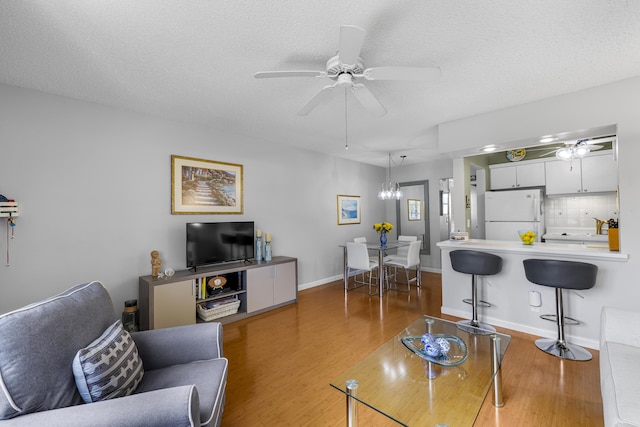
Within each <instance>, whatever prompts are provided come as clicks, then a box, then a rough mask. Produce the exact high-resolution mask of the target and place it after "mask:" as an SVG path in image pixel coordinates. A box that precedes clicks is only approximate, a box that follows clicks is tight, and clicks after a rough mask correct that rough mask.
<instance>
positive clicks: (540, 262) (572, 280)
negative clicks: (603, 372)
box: [523, 259, 598, 361]
mask: <svg viewBox="0 0 640 427" xmlns="http://www.w3.org/2000/svg"><path fill="white" fill-rule="evenodd" d="M523 263H524V272H525V274H526V276H527V280H529V281H530V282H532V283H535V284H537V285H542V286H549V287H552V288H556V316H555V317H557V322H556V324H557V326H558V338H557V339H547V338H541V339H539V340H537V341H536V347H538V348H539V349H540V350H542V351H544V352H545V353H549V354H552V355H554V356H557V357H560V358H562V359H568V360H580V361H587V360H591V353H589V352H588V351H587V350H585V349H584V348H582V347H580V346H578V345H575V344H569V343H568V342H567V341H566V340H565V338H564V325H565V321H566V319H567V318H566V317H565V316H564V305H563V302H562V290H563V289H591V288H593V286H594V285H595V284H596V275H597V273H598V267H597V266H596V265H593V264H587V263H584V262H575V261H557V260H549V259H525V260H524V261H523ZM540 317H542V316H540ZM543 318H544V317H543ZM547 320H549V319H547ZM570 320H572V321H573V323H577V324H579V323H580V322H579V321H576V320H575V319H570Z"/></svg>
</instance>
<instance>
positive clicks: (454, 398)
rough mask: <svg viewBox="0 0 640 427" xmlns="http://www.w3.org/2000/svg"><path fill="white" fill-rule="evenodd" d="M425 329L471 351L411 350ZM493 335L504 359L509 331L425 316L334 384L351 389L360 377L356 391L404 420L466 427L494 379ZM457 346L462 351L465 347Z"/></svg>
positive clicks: (358, 396)
mask: <svg viewBox="0 0 640 427" xmlns="http://www.w3.org/2000/svg"><path fill="white" fill-rule="evenodd" d="M428 328H429V329H428ZM427 332H429V333H430V334H432V335H433V336H439V337H442V336H445V337H448V339H449V341H450V342H452V343H458V342H462V343H463V344H462V345H464V346H466V349H464V350H466V351H468V354H467V355H466V359H465V360H463V361H462V362H460V363H458V362H459V360H457V361H456V363H452V364H448V363H433V362H431V361H429V357H425V355H424V354H418V353H420V352H417V351H413V350H410V348H409V346H408V345H407V344H406V343H408V342H411V341H412V340H416V339H417V338H419V337H421V336H422V335H423V334H425V333H427ZM492 337H493V338H492ZM403 338H404V343H403ZM492 339H495V341H494V342H497V345H496V348H497V349H498V354H499V356H500V357H499V359H500V360H502V356H503V355H504V352H505V351H506V349H507V347H508V345H509V342H510V340H511V337H510V336H509V335H505V334H500V333H497V332H492V333H491V334H486V335H482V334H471V333H469V332H465V331H464V330H462V329H459V328H458V327H457V325H456V324H455V323H454V322H450V321H448V320H443V319H439V318H436V317H430V316H423V317H421V318H419V319H418V320H416V321H415V322H414V323H412V324H411V325H409V326H407V327H406V328H405V329H404V330H402V331H401V332H400V333H399V334H398V335H396V336H395V337H394V338H392V339H391V340H389V341H387V342H386V343H384V344H383V345H382V346H381V347H379V348H378V349H376V350H375V351H373V353H371V354H369V355H368V356H366V357H365V358H364V359H362V360H361V361H360V362H358V363H357V364H356V365H354V366H353V367H351V368H349V369H348V370H347V371H345V372H344V373H343V374H341V375H340V376H339V377H337V378H336V379H334V380H333V381H332V382H331V386H332V387H334V388H336V389H337V390H340V391H341V392H343V393H345V394H347V388H346V383H347V381H349V380H356V381H357V382H358V387H357V390H356V392H355V393H353V394H352V396H353V397H355V399H357V401H358V402H360V403H363V404H365V405H367V406H369V407H370V408H373V409H375V410H376V411H378V412H379V413H381V414H383V415H385V416H387V417H389V418H390V419H392V420H394V421H396V422H397V423H399V424H401V425H405V426H435V425H437V424H443V425H447V426H449V427H455V426H464V427H468V426H471V425H473V423H474V421H475V419H476V417H477V415H478V412H479V411H480V407H481V406H482V404H483V402H484V399H485V397H486V396H487V393H488V391H489V389H490V387H491V385H492V381H493V376H494V373H493V372H494V371H493V367H492V358H493V353H492V346H491V341H492ZM456 345H457V344H456ZM414 350H415V349H414ZM456 351H457V354H460V351H461V349H456Z"/></svg>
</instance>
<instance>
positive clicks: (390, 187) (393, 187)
mask: <svg viewBox="0 0 640 427" xmlns="http://www.w3.org/2000/svg"><path fill="white" fill-rule="evenodd" d="M401 157H402V161H404V158H405V157H406V156H401ZM378 198H379V199H380V200H392V199H396V200H400V199H401V198H402V190H400V184H398V183H397V182H392V181H391V153H389V169H387V181H386V182H383V183H382V186H381V187H380V191H379V192H378Z"/></svg>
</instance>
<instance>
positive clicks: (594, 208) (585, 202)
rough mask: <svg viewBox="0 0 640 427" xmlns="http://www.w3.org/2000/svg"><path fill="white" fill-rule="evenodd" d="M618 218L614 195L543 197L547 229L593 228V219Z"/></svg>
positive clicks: (594, 224)
mask: <svg viewBox="0 0 640 427" xmlns="http://www.w3.org/2000/svg"><path fill="white" fill-rule="evenodd" d="M594 217H595V218H598V219H604V220H607V219H609V218H615V219H617V218H618V210H617V209H616V193H603V194H598V195H593V196H567V197H545V212H544V220H545V225H546V226H547V227H581V228H593V229H594V230H595V227H596V223H595V220H594V219H593V218H594Z"/></svg>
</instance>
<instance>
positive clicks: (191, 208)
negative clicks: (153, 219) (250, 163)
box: [171, 156, 243, 214]
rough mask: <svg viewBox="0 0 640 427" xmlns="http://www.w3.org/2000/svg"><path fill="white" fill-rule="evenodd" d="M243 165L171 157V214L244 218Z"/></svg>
mask: <svg viewBox="0 0 640 427" xmlns="http://www.w3.org/2000/svg"><path fill="white" fill-rule="evenodd" d="M242 192H243V188H242V165H237V164H234V163H223V162H217V161H213V160H205V159H194V158H191V157H181V156H171V213H172V214H241V213H242V212H243V193H242Z"/></svg>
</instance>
